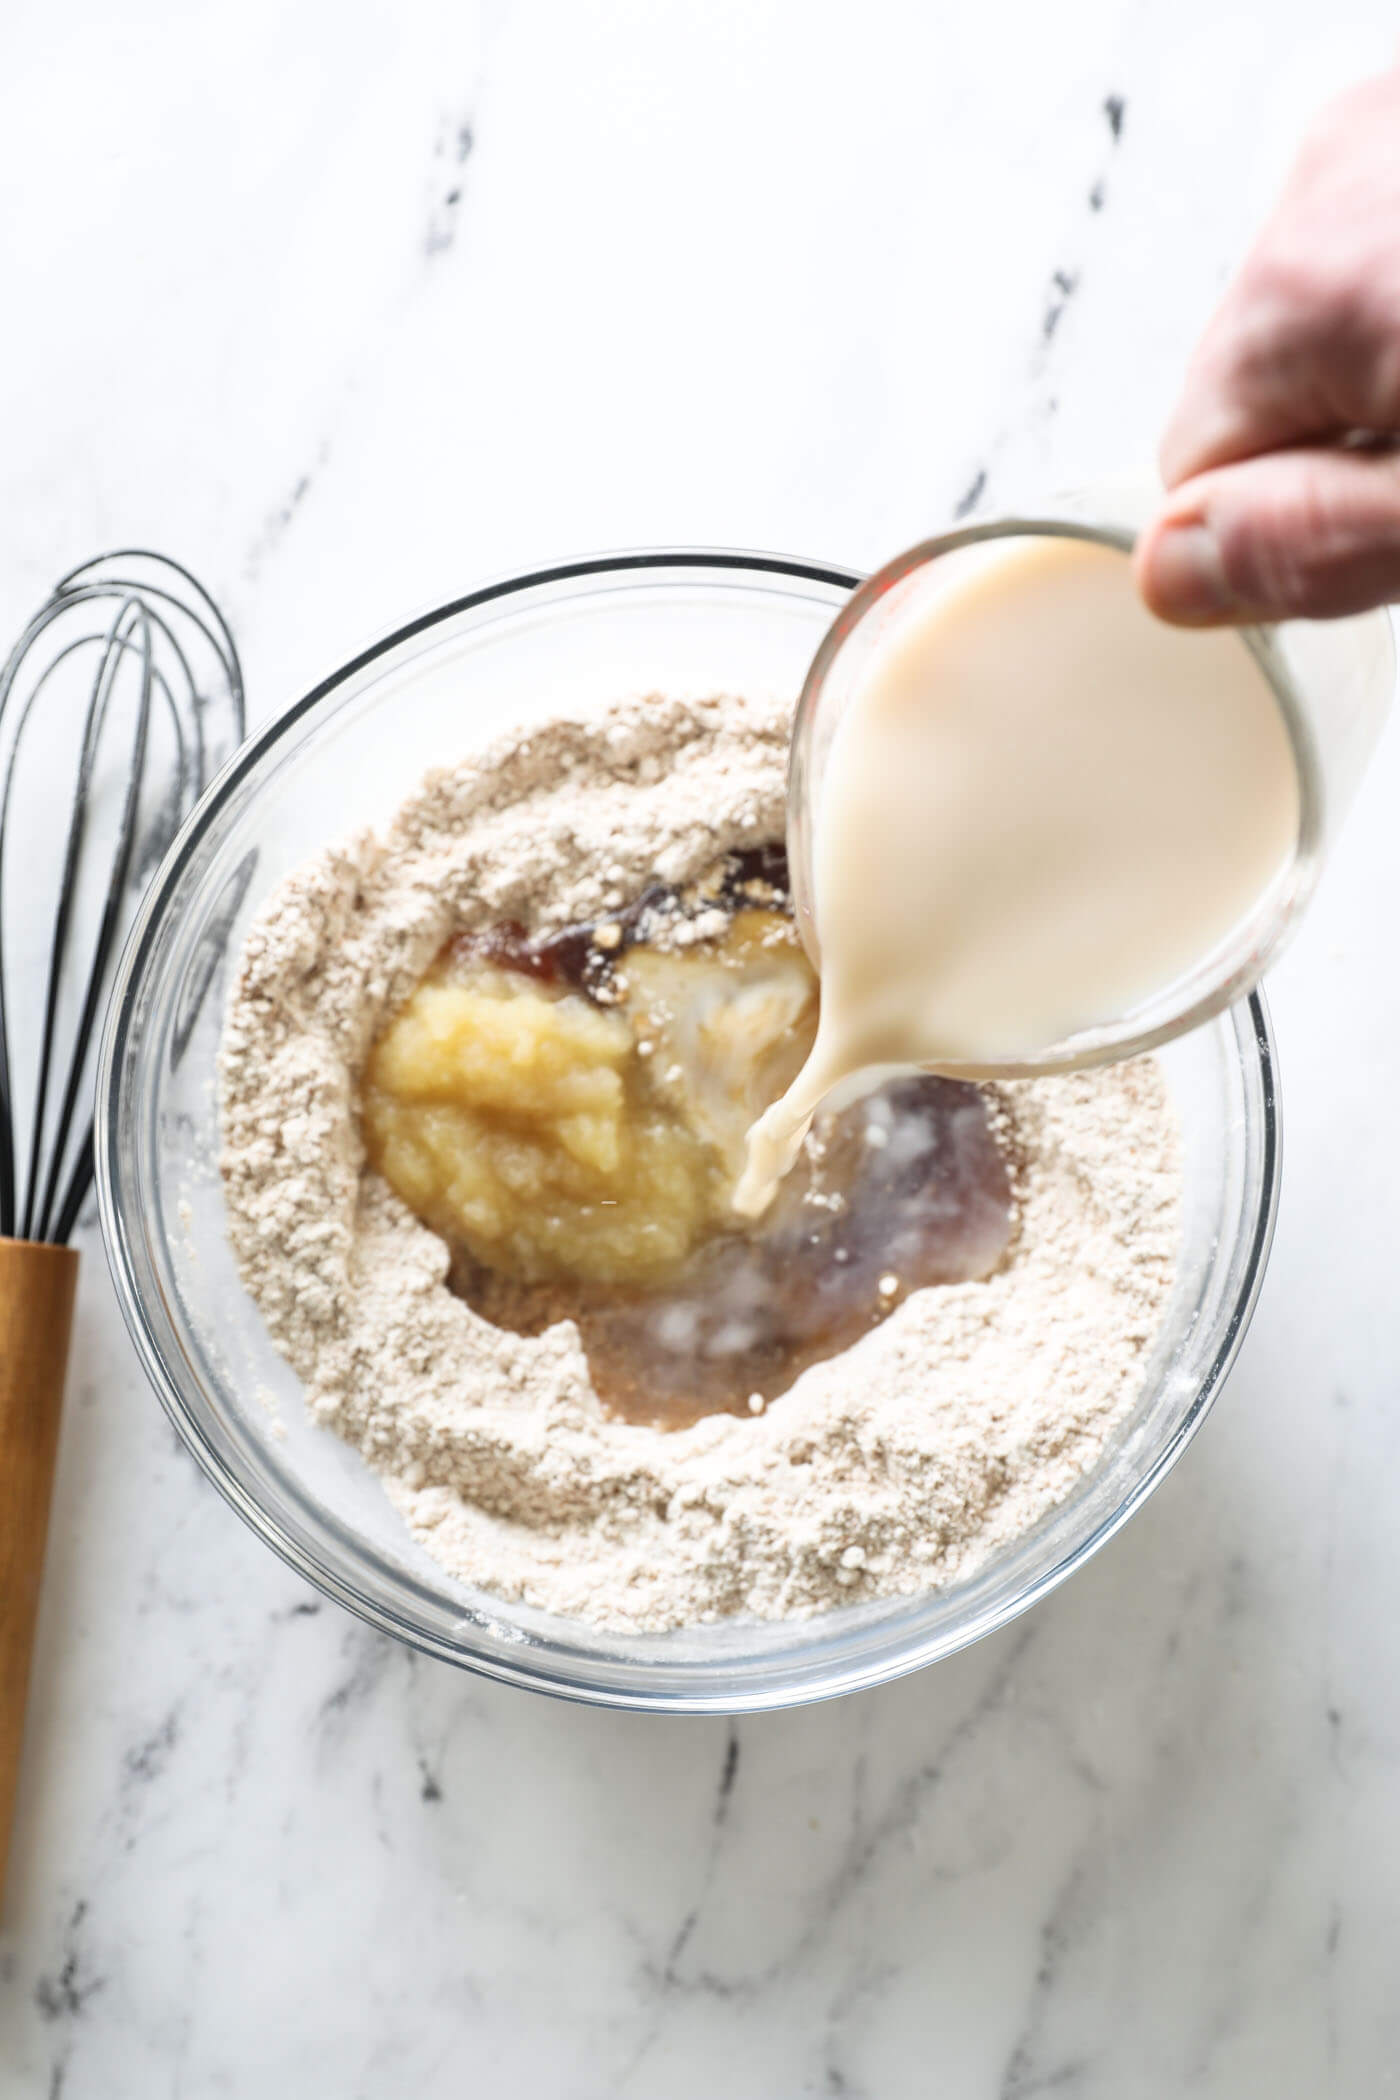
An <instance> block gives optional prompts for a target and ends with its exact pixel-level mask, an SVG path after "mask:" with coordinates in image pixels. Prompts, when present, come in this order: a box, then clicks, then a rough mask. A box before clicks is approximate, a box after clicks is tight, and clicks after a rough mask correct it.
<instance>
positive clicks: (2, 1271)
mask: <svg viewBox="0 0 1400 2100" xmlns="http://www.w3.org/2000/svg"><path fill="white" fill-rule="evenodd" d="M77 1280H78V1257H77V1255H76V1254H75V1253H74V1251H73V1249H72V1248H71V1247H48V1246H39V1245H37V1244H35V1243H34V1242H32V1241H29V1240H7V1239H0V1892H3V1890H4V1886H5V1865H6V1861H7V1859H8V1856H9V1846H10V1828H11V1824H12V1822H13V1818H14V1805H15V1783H16V1781H17V1780H18V1778H19V1758H20V1749H21V1746H22V1744H23V1741H24V1707H25V1700H26V1698H27V1697H28V1692H29V1663H30V1656H31V1654H32V1652H33V1647H34V1622H35V1620H36V1618H37V1617H38V1612H39V1582H40V1578H41V1576H42V1575H43V1571H44V1541H45V1539H46V1537H47V1535H48V1528H49V1499H50V1496H51V1494H52V1491H53V1469H54V1458H55V1456H56V1454H57V1451H58V1423H59V1414H60V1411H61V1409H62V1404H63V1377H64V1373H65V1371H66V1370H67V1368H68V1337H69V1333H70V1331H71V1328H72V1324H73V1291H74V1286H75V1285H76V1283H77Z"/></svg>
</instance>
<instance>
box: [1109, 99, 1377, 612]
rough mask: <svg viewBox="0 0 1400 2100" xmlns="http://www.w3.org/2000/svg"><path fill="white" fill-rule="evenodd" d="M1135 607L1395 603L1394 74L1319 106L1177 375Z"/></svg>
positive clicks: (1306, 607)
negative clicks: (1163, 493) (1268, 213)
mask: <svg viewBox="0 0 1400 2100" xmlns="http://www.w3.org/2000/svg"><path fill="white" fill-rule="evenodd" d="M1160 460H1161V467H1162V478H1163V480H1164V481H1165V483H1166V485H1167V488H1168V491H1169V494H1168V496H1167V499H1166V502H1165V503H1164V505H1163V506H1162V508H1161V510H1160V511H1159V513H1158V515H1157V516H1156V518H1155V519H1154V520H1153V522H1152V523H1151V525H1149V527H1148V528H1147V530H1146V531H1145V532H1144V533H1143V535H1142V537H1141V538H1140V540H1139V542H1138V547H1137V554H1136V567H1137V577H1138V585H1139V588H1140V590H1141V591H1142V594H1143V597H1144V598H1145V599H1146V601H1147V603H1148V605H1149V606H1150V607H1151V608H1152V610H1153V611H1154V612H1155V613H1158V614H1160V615H1161V617H1162V618H1163V619H1167V620H1173V621H1176V622H1178V623H1180V624H1183V625H1187V626H1216V625H1220V624H1224V623H1228V622H1247V621H1253V620H1278V619H1287V618H1292V617H1297V616H1302V617H1306V618H1312V619H1327V618H1330V617H1333V616H1335V615H1338V614H1342V613H1352V612H1360V611H1363V610H1364V609H1365V608H1366V607H1368V606H1373V605H1380V604H1384V603H1386V602H1387V601H1388V600H1391V599H1400V71H1396V72H1392V73H1389V74H1386V75H1384V76H1383V77H1382V78H1380V79H1378V80H1372V81H1367V82H1366V83H1365V84H1364V85H1363V86H1361V87H1358V88H1355V89H1353V90H1351V92H1350V93H1348V94H1346V95H1344V96H1343V97H1342V98H1341V99H1340V100H1339V101H1338V102H1336V103H1334V104H1333V105H1332V106H1331V107H1330V108H1329V109H1328V110H1327V111H1326V112H1325V114H1324V115H1323V117H1322V118H1321V120H1320V121H1319V123H1318V124H1317V125H1316V127H1315V128H1314V130H1313V131H1312V133H1311V134H1310V136H1309V138H1308V140H1307V143H1306V144H1305V146H1304V148H1303V151H1302V153H1301V155H1300V156H1299V159H1298V161H1297V163H1296V164H1295V166H1294V169H1293V172H1292V174H1291V176H1290V177H1289V180H1288V183H1287V185H1286V187H1285V189H1284V192H1283V196H1282V197H1281V198H1280V200H1279V203H1278V206H1277V208H1276V209H1275V211H1274V214H1273V217H1272V218H1271V219H1270V220H1269V221H1268V223H1267V225H1266V226H1265V228H1264V230H1263V232H1262V233H1261V234H1260V236H1259V238H1258V240H1257V241H1256V242H1255V245H1254V247H1253V249H1252V250H1251V251H1250V253H1249V255H1248V256H1247V258H1246V260H1245V262H1244V265H1243V267H1242V269H1241V270H1240V272H1239V274H1238V276H1237V277H1236V278H1235V280H1234V283H1233V284H1232V285H1231V286H1230V289H1229V290H1228V291H1227V293H1226V295H1225V297H1224V299H1223V300H1222V302H1221V304H1220V306H1219V308H1218V309H1217V311H1216V313H1215V316H1214V318H1213V319H1212V321H1211V322H1210V325H1209V326H1208V328H1207V329H1206V332H1205V334H1204V336H1203V337H1202V339H1201V341H1200V344H1199V346H1198V347H1197V349H1196V352H1195V355H1194V356H1193V357H1192V359H1191V363H1190V365H1189V366H1188V368H1187V374H1186V382H1185V386H1184V388H1183V390H1182V395H1181V399H1180V401H1179V403H1178V405H1177V409H1176V412H1175V414H1174V415H1173V417H1172V420H1171V422H1170V424H1169V425H1168V428H1167V434H1166V437H1165V438H1164V440H1163V442H1162V448H1161V454H1160Z"/></svg>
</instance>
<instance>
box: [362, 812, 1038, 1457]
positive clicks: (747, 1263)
mask: <svg viewBox="0 0 1400 2100" xmlns="http://www.w3.org/2000/svg"><path fill="white" fill-rule="evenodd" d="M702 914H703V915H705V916H704V917H703V919H702V916H701V915H702ZM717 914H718V915H719V916H718V927H716V915H717ZM687 919H689V922H690V926H691V929H692V931H695V932H697V933H698V934H699V935H700V937H699V938H697V939H696V940H694V941H693V943H691V944H689V945H686V944H684V943H683V942H682V943H681V944H680V945H677V943H676V941H675V931H676V928H677V926H678V925H681V926H682V927H683V926H684V923H685V922H686V920H687ZM663 924H664V925H665V926H667V927H668V928H669V934H668V937H667V939H666V941H665V942H664V944H662V945H654V936H655V934H656V931H657V929H658V928H659V927H660V926H662V925H663ZM454 1002H455V1003H454ZM815 1027H816V985H815V979H814V977H813V975H812V972H811V969H810V966H809V965H808V963H807V962H806V959H805V957H804V956H803V955H802V954H801V951H800V949H799V948H798V946H797V943H796V939H795V936H794V935H793V933H792V929H791V924H790V921H789V920H788V918H787V917H786V866H785V862H784V860H783V856H782V852H781V849H780V848H765V849H763V850H762V852H761V853H757V854H746V855H737V854H736V855H731V856H729V858H728V859H727V860H726V861H725V863H723V864H722V866H721V867H720V868H719V869H717V870H716V871H714V873H713V875H712V876H711V877H710V878H709V879H708V880H707V881H706V882H704V883H702V884H700V885H697V886H696V887H695V889H693V890H691V891H689V892H686V893H683V894H682V893H677V892H676V891H674V890H671V889H663V888H661V887H660V886H658V887H657V888H655V889H653V890H651V891H649V892H648V893H647V894H646V896H645V897H643V898H642V899H640V900H638V903H637V904H636V905H635V906H633V907H632V908H631V909H630V910H629V911H628V912H626V913H622V914H619V915H617V916H616V917H615V918H613V919H612V920H609V921H606V922H603V923H601V924H597V925H589V926H580V927H570V928H567V929H565V931H564V932H562V933H559V934H555V935H553V936H549V937H546V938H541V939H534V940H532V939H531V938H530V937H529V936H528V935H527V933H526V932H525V931H524V929H522V928H520V927H516V926H511V925H506V926H498V927H495V928H492V929H490V930H489V931H488V932H487V933H485V934H481V935H474V936H470V937H465V938H463V939H460V940H458V941H457V942H455V943H452V944H450V946H449V948H448V949H447V950H446V951H444V953H443V955H442V956H441V957H440V958H439V959H438V962H437V964H436V965H435V966H434V969H433V970H432V971H431V972H430V973H429V976H428V978H427V979H425V980H424V984H423V985H421V986H420V987H419V989H418V991H417V992H416V993H415V994H414V995H412V997H411V998H410V1000H409V1002H408V1004H407V1006H406V1007H405V1008H404V1009H401V1011H400V1014H399V1015H398V1016H396V1017H395V1019H394V1021H392V1022H391V1024H390V1027H389V1029H388V1030H387V1031H386V1033H385V1035H384V1036H383V1037H381V1039H380V1042H379V1044H378V1045H377V1046H376V1049H375V1052H374V1055H373V1057H372V1059H371V1063H370V1067H369V1070H368V1072H367V1075H366V1085H365V1095H364V1102H363V1109H364V1122H365V1131H366V1138H367V1142H368V1145H369V1150H370V1155H371V1158H372V1160H373V1161H374V1163H375V1164H376V1165H377V1166H378V1167H379V1169H380V1171H381V1172H382V1173H383V1174H384V1175H385V1177H386V1178H387V1179H388V1180H389V1181H390V1183H391V1184H392V1185H393V1186H394V1187H395V1188H396V1189H397V1191H398V1193H399V1194H400V1195H401V1196H402V1197H403V1198H404V1200H405V1201H407V1202H408V1203H409V1205H410V1207H411V1208H413V1209H414V1210H415V1211H417V1213H418V1215H419V1216H421V1217H423V1218H424V1220H425V1222H427V1223H429V1224H430V1225H432V1226H433V1228H434V1229H435V1230H436V1231H438V1232H439V1233H440V1234H441V1236H442V1237H443V1238H444V1239H445V1240H446V1241H447V1243H448V1245H449V1247H450V1249H451V1252H452V1267H451V1277H450V1280H451V1284H452V1288H453V1289H454V1290H455V1291H456V1292H457V1293H458V1295H459V1296H461V1297H462V1298H463V1299H464V1300H465V1301H466V1302H467V1303H468V1304H470V1305H471V1306H472V1307H473V1308H474V1309H475V1310H476V1311H478V1312H479V1313H481V1315H482V1316H483V1317H484V1318H486V1319H488V1320H490V1321H491V1322H492V1323H493V1324H494V1325H496V1326H498V1327H503V1328H508V1329H511V1330H513V1331H515V1332H517V1333H521V1334H538V1333H540V1332H542V1331H543V1330H544V1328H546V1327H547V1326H549V1325H551V1324H553V1323H554V1322H556V1321H559V1320H564V1319H568V1320H572V1321H574V1322H575V1324H576V1325H577V1327H578V1331H579V1336H580V1340H581V1342H582V1345H583V1348H584V1351H585V1354H586V1356H587V1358H588V1364H589V1370H590V1374H591V1377H592V1380H593V1384H594V1387H595V1390H596V1391H597V1393H598V1396H599V1398H600V1400H601V1401H602V1402H603V1404H604V1406H605V1407H606V1408H607V1409H608V1410H609V1411H610V1412H611V1413H614V1414H616V1415H619V1416H622V1417H624V1418H626V1419H628V1420H631V1421H636V1422H645V1423H652V1424H656V1425H658V1426H664V1427H680V1426H683V1425H684V1424H686V1423H689V1422H692V1421H695V1420H697V1419H698V1418H699V1417H701V1416H703V1415H706V1414H711V1413H716V1412H720V1411H728V1412H730V1413H734V1414H740V1415H742V1414H746V1413H749V1412H759V1411H761V1409H762V1408H763V1407H765V1406H766V1405H767V1404H768V1403H769V1402H770V1401H772V1400H774V1399H776V1398H777V1397H778V1396H779V1395H781V1394H782V1393H784V1392H786V1391H787V1389H788V1388H789V1387H790V1386H791V1385H792V1384H793V1383H794V1381H795V1380H796V1379H797V1377H798V1376H799V1375H800V1374H801V1372H802V1371H804V1370H805V1369H807V1368H808V1366H809V1365H811V1364H814V1363H817V1362H820V1361H822V1360H823V1359H826V1358H829V1357H832V1356H835V1355H837V1354H839V1353H840V1352H841V1351H843V1350H845V1349H847V1348H849V1347H850V1346H851V1345H852V1344H853V1343H854V1342H855V1341H857V1340H858V1339H859V1338H860V1336H861V1335H862V1334H863V1333H865V1332H867V1331H868V1330H869V1329H870V1328H872V1327H874V1326H876V1325H878V1324H879V1323H880V1322H881V1321H882V1320H883V1319H885V1318H886V1317H887V1316H888V1315H889V1314H890V1313H891V1312H892V1311H893V1310H894V1309H895V1308H896V1306H898V1305H899V1304H900V1302H901V1301H902V1300H903V1299H904V1298H905V1297H907V1296H908V1295H909V1293H910V1292H911V1291H915V1290H920V1289H924V1288H926V1287H927V1286H929V1285H932V1284H949V1283H959V1282H965V1281H970V1280H973V1279H976V1278H979V1277H983V1276H986V1275H988V1274H989V1273H990V1272H991V1271H992V1270H994V1269H995V1268H996V1267H997V1266H998V1265H999V1264H1000V1262H1001V1261H1002V1259H1003V1258H1004V1256H1005V1253H1006V1248H1007V1245H1008V1242H1009V1239H1010V1235H1011V1219H1012V1201H1011V1187H1010V1178H1009V1174H1008V1170H1007V1165H1006V1161H1005V1159H1004V1157H1003V1154H1002V1150H1001V1147H1000V1145H999V1144H998V1141H997V1138H996V1135H995V1133H994V1130H993V1128H992V1124H991V1120H990V1118H989V1114H988V1107H987V1101H986V1098H985V1097H984V1095H983V1094H982V1092H981V1091H979V1089H978V1088H976V1087H974V1086H971V1085H967V1084H964V1083H960V1082H957V1081H953V1080H948V1079H940V1078H931V1077H927V1076H923V1075H918V1076H912V1077H901V1078H899V1079H897V1080H894V1081H891V1082H890V1083H888V1084H887V1085H885V1086H883V1087H881V1088H880V1089H878V1090H877V1091H876V1092H874V1093H871V1094H869V1095H867V1096H865V1097H864V1098H863V1099H861V1100H860V1101H858V1102H856V1103H855V1104H853V1105H852V1106H850V1107H848V1108H846V1109H845V1110H844V1111H842V1112H841V1113H840V1114H838V1115H835V1116H826V1117H823V1118H822V1119H820V1120H819V1122H818V1124H817V1126H816V1128H815V1130H814V1133H813V1139H812V1141H811V1143H810V1144H809V1146H808V1148H807V1151H806V1153H805V1154H804V1156H803V1158H802V1159H801V1161H800V1162H799V1164H798V1166H797V1168H796V1169H795V1170H794V1172H793V1173H792V1175H791V1176H789V1178H788V1180H787V1181H786V1183H785V1184H784V1186H783V1188H782V1190H781V1191H780V1193H779V1196H778V1198H777V1200H776V1201H775V1202H774V1204H773V1205H772V1206H771V1208H770V1209H769V1210H768V1211H767V1212H766V1214H765V1215H764V1217H763V1218H762V1219H761V1220H760V1221H758V1222H757V1223H748V1222H746V1221H741V1220H739V1219H738V1218H736V1217H735V1216H734V1214H733V1211H732V1204H731V1198H732V1193H733V1187H734V1182H735V1180H736V1178H737V1175H738V1172H739V1168H740V1165H741V1163H742V1158H743V1142H744V1136H745V1132H746V1131H747V1128H748V1126H749V1123H750V1121H751V1120H752V1118H753V1117H754V1115H755V1114H757V1113H758V1112H760V1111H761V1110H762V1109H763V1108H764V1107H766V1106H767V1104H768V1102H769V1101H771V1100H773V1099H775V1098H776V1097H777V1095H778V1094H779V1093H780V1092H781V1091H782V1089H783V1088H784V1086H785V1085H787V1084H788V1082H789V1081H790V1079H791V1077H792V1076H793V1074H794V1073H795V1071H796V1070H797V1067H798V1065H799V1064H800V1063H801V1061H802V1059H803V1057H804V1056H805V1055H806V1053H807V1051H808V1050H809V1049H810V1046H811V1042H812V1039H813V1036H814V1034H815ZM425 1046H426V1048H425ZM483 1049H489V1050H490V1052H491V1056H492V1059H493V1062H490V1063H488V1065H487V1067H486V1068H485V1069H483V1068H482V1062H481V1053H482V1051H483Z"/></svg>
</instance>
